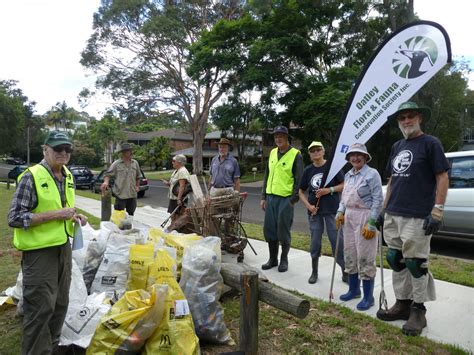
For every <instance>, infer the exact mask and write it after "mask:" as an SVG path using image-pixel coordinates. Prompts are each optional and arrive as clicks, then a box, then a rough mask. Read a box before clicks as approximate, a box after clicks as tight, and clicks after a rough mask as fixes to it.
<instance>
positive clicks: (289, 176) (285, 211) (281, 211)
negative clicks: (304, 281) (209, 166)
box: [260, 126, 303, 272]
mask: <svg viewBox="0 0 474 355" xmlns="http://www.w3.org/2000/svg"><path fill="white" fill-rule="evenodd" d="M273 138H274V140H275V145H276V148H274V149H273V150H272V151H271V152H270V157H269V158H268V164H267V166H266V168H265V175H264V177H263V189H262V200H261V201H260V207H261V208H262V209H263V210H264V211H265V219H264V222H263V234H264V236H265V240H266V242H267V243H268V250H269V254H270V257H269V259H268V261H267V262H266V263H265V264H263V265H262V269H263V270H268V269H271V268H273V267H275V266H277V265H278V249H279V244H281V257H280V264H279V265H278V271H279V272H285V271H287V270H288V252H289V251H290V246H291V225H292V224H293V215H294V206H295V204H296V203H297V202H298V200H299V196H298V187H299V183H300V179H301V175H302V173H303V157H302V156H301V153H300V151H299V150H298V149H296V148H294V147H292V146H291V145H290V142H289V140H288V128H286V127H285V126H277V127H275V129H274V130H273Z"/></svg>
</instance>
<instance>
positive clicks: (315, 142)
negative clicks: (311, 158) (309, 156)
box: [308, 141, 324, 151]
mask: <svg viewBox="0 0 474 355" xmlns="http://www.w3.org/2000/svg"><path fill="white" fill-rule="evenodd" d="M313 147H321V148H323V149H324V146H323V143H321V142H318V141H312V142H311V144H310V145H309V146H308V151H309V150H311V148H313Z"/></svg>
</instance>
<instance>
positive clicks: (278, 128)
mask: <svg viewBox="0 0 474 355" xmlns="http://www.w3.org/2000/svg"><path fill="white" fill-rule="evenodd" d="M277 133H282V134H286V135H288V128H286V127H285V126H276V127H275V128H274V129H273V132H272V134H277Z"/></svg>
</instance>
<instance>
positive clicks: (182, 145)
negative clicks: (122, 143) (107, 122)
mask: <svg viewBox="0 0 474 355" xmlns="http://www.w3.org/2000/svg"><path fill="white" fill-rule="evenodd" d="M125 135H126V137H127V142H129V143H133V144H136V145H140V146H141V145H145V144H147V143H149V142H150V141H151V140H152V139H153V138H155V137H164V138H168V139H169V140H170V147H171V150H172V151H173V150H181V149H186V148H189V147H192V146H193V136H192V134H190V133H188V132H183V131H178V130H175V129H172V128H165V129H160V130H159V131H153V132H131V131H125Z"/></svg>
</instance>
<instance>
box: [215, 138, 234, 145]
mask: <svg viewBox="0 0 474 355" xmlns="http://www.w3.org/2000/svg"><path fill="white" fill-rule="evenodd" d="M217 144H227V145H228V146H230V147H232V143H231V142H230V140H228V139H227V138H221V140H220V141H219V142H217Z"/></svg>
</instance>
